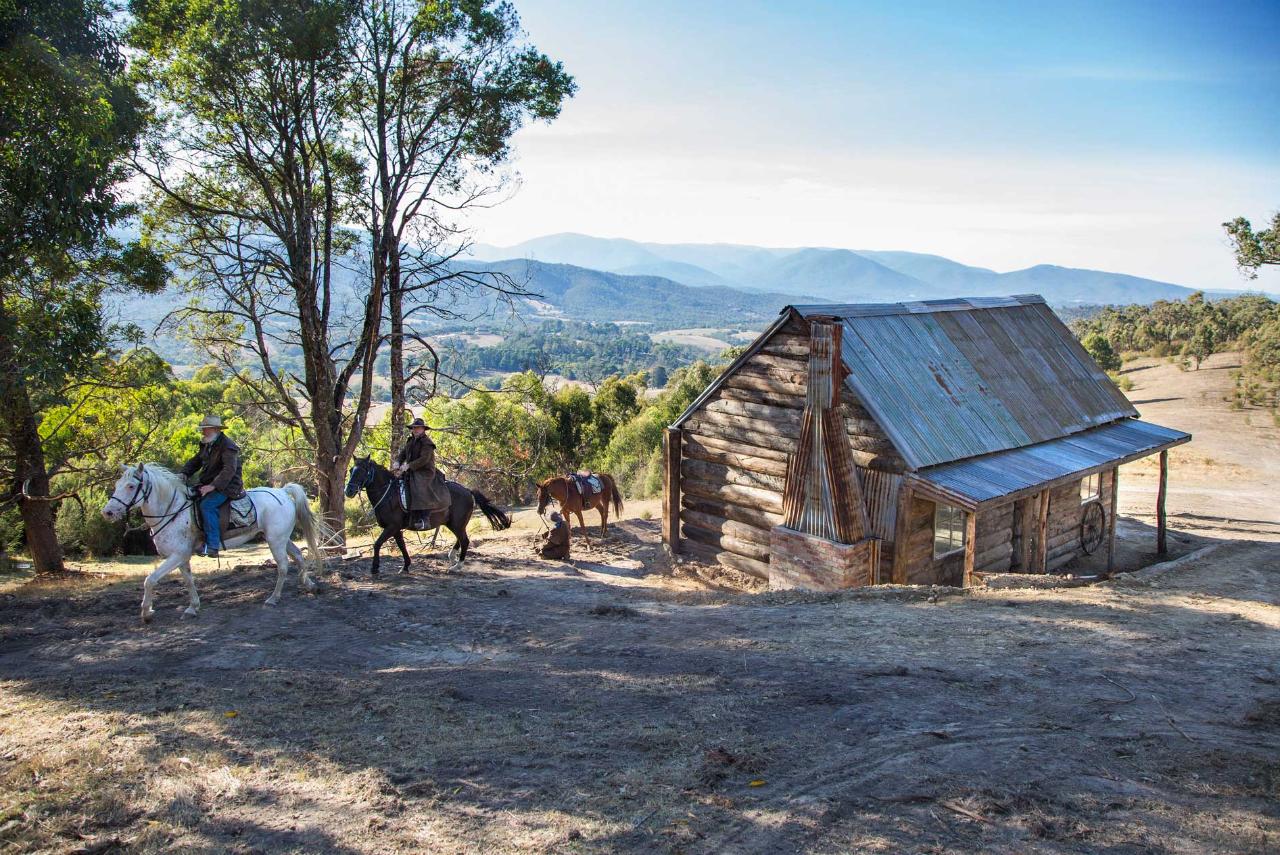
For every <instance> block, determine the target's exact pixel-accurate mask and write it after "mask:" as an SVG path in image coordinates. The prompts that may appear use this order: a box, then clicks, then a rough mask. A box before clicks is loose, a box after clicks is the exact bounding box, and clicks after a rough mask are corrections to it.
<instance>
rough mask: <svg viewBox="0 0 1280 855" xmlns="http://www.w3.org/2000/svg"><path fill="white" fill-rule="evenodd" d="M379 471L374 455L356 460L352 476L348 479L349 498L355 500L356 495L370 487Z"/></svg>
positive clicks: (352, 468)
mask: <svg viewBox="0 0 1280 855" xmlns="http://www.w3.org/2000/svg"><path fill="white" fill-rule="evenodd" d="M377 471H378V470H377V464H375V463H374V462H373V457H372V455H370V456H368V457H357V458H355V463H354V464H352V466H351V476H350V477H349V478H347V498H348V499H354V498H355V496H356V493H359V492H360V491H361V490H363V489H364V488H365V487H367V486H369V484H370V482H372V481H373V476H374V475H375V474H377Z"/></svg>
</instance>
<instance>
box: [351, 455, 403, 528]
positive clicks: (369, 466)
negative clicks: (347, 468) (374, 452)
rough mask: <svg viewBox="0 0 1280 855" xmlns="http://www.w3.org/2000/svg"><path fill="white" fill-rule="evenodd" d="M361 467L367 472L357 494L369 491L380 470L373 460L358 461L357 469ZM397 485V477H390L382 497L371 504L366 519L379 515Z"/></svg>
mask: <svg viewBox="0 0 1280 855" xmlns="http://www.w3.org/2000/svg"><path fill="white" fill-rule="evenodd" d="M361 466H363V467H364V468H365V469H366V471H365V474H364V478H363V479H362V480H361V481H360V483H359V484H357V485H356V491H357V492H361V491H364V490H368V489H369V485H370V484H371V483H373V476H374V475H376V474H377V472H378V470H377V469H376V468H375V467H374V464H373V461H372V460H368V459H365V460H363V461H357V462H356V467H357V468H359V467H361ZM395 483H396V477H395V476H394V475H390V476H389V477H388V478H387V486H386V489H384V490H383V491H382V495H381V496H379V497H378V500H377V501H376V502H372V503H370V505H369V510H368V512H367V513H366V514H365V518H368V517H369V516H370V515H372V514H375V513H377V511H378V506H379V505H381V504H382V503H383V502H384V501H386V498H387V494H389V493H390V492H391V488H392V487H394V486H395ZM361 522H363V520H361Z"/></svg>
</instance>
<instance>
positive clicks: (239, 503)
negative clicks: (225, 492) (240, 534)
mask: <svg viewBox="0 0 1280 855" xmlns="http://www.w3.org/2000/svg"><path fill="white" fill-rule="evenodd" d="M227 504H229V505H231V513H230V515H229V516H228V519H227V522H228V526H227V527H228V528H244V527H245V526H250V525H257V524H258V512H257V511H255V510H254V509H253V499H251V498H250V497H249V496H245V497H244V498H242V499H235V500H233V501H231V502H228V503H227Z"/></svg>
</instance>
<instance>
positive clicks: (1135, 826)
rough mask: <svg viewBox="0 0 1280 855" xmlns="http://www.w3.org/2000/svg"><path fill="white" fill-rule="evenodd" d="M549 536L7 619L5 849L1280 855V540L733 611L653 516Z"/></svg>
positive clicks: (32, 598) (57, 593) (52, 587)
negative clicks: (1011, 580) (595, 536)
mask: <svg viewBox="0 0 1280 855" xmlns="http://www.w3.org/2000/svg"><path fill="white" fill-rule="evenodd" d="M532 538H533V535H532V534H530V533H529V532H528V530H527V529H525V530H522V531H518V532H516V533H515V534H513V535H512V536H510V537H506V538H492V539H488V540H485V541H483V542H481V543H479V544H478V546H477V551H476V556H477V559H476V561H475V562H474V563H472V564H470V565H469V566H468V568H467V570H466V571H464V572H463V573H461V574H458V575H452V576H445V575H440V574H438V573H436V572H431V571H430V570H428V569H427V564H428V563H427V562H423V561H422V560H421V559H419V563H418V567H417V569H416V571H415V572H414V573H413V574H412V575H410V576H407V577H401V576H392V577H387V576H384V577H383V578H381V579H376V580H375V579H371V578H370V577H369V576H368V573H367V561H366V560H364V559H359V560H355V561H350V562H341V566H340V567H339V568H338V572H336V573H332V574H330V575H329V577H328V578H327V584H326V585H325V588H324V591H323V592H322V593H321V594H320V595H318V596H314V597H302V596H299V595H298V594H297V592H296V590H294V589H293V588H292V587H291V588H290V590H289V591H288V595H287V596H286V598H285V600H284V602H282V604H281V605H280V606H279V607H278V608H275V609H269V608H266V607H264V606H262V605H261V599H262V598H263V596H265V593H266V589H267V587H268V580H267V574H268V572H269V571H266V570H263V569H259V568H252V569H245V570H240V571H224V572H221V573H218V572H214V573H209V574H202V576H201V578H200V585H201V591H202V597H203V599H204V602H205V609H204V612H203V613H202V615H201V616H200V617H199V618H198V619H196V620H194V621H190V620H189V621H183V620H180V619H179V616H178V609H179V606H180V605H182V604H184V602H185V595H184V593H183V591H182V587H181V585H180V583H178V582H176V581H171V582H167V583H166V584H164V585H162V586H161V590H160V597H159V600H158V614H157V618H156V622H155V624H154V626H152V627H151V628H148V629H142V628H140V627H139V626H138V625H137V623H136V606H137V598H138V583H137V578H136V577H135V578H133V579H130V580H129V581H128V582H127V583H120V582H116V581H113V580H112V579H110V578H108V579H97V580H95V579H86V580H84V581H82V582H79V583H77V584H74V585H73V591H72V592H71V593H70V594H69V595H64V594H65V592H66V589H67V586H68V582H67V581H66V580H57V581H56V582H54V583H51V584H30V585H28V586H26V588H24V589H23V590H22V591H21V592H19V593H17V594H8V595H5V596H4V597H3V599H0V632H2V633H3V651H4V652H3V653H2V654H0V699H2V700H0V710H2V712H0V780H3V782H4V783H3V792H4V794H5V795H4V803H3V805H2V806H0V811H2V813H0V829H3V830H2V831H0V834H2V835H3V837H2V838H0V839H2V840H3V841H4V842H6V843H7V844H8V845H9V846H10V847H11V848H13V849H15V850H23V851H41V850H44V851H61V850H64V849H66V848H68V847H73V846H76V845H85V841H88V844H89V845H99V844H104V843H111V842H112V841H116V840H118V841H119V842H120V843H122V844H125V845H127V846H128V847H129V848H130V849H131V850H135V851H159V850H172V849H178V848H180V849H183V850H185V851H207V852H215V851H244V852H248V851H262V850H268V849H270V850H274V851H281V850H283V851H308V852H411V851H441V852H445V851H447V852H459V851H462V852H493V851H522V850H523V851H529V850H548V849H551V850H556V851H565V852H588V851H598V852H605V851H618V850H625V851H652V850H655V849H657V850H658V851H672V852H677V851H718V850H723V849H726V848H727V849H732V850H734V851H752V852H776V851H794V850H796V849H801V848H803V849H808V850H817V851H834V850H847V849H850V848H853V849H860V850H865V851H899V850H901V849H903V848H904V847H907V846H910V847H911V848H912V849H913V850H914V851H943V850H944V849H945V850H946V851H988V852H990V851H997V852H1000V851H1003V852H1024V851H1028V850H1038V851H1097V850H1099V849H1105V848H1109V847H1115V848H1116V849H1117V851H1139V850H1141V851H1153V850H1154V851H1167V852H1192V851H1196V852H1203V851H1224V852H1225V851H1250V850H1251V849H1252V850H1256V851H1262V847H1263V846H1265V843H1264V841H1266V840H1268V839H1272V840H1273V839H1275V835H1276V834H1278V833H1280V815H1278V814H1277V811H1276V798H1277V796H1280V760H1277V758H1280V712H1278V711H1280V670H1277V669H1276V666H1275V663H1276V662H1277V661H1280V634H1277V629H1280V608H1278V607H1277V605H1278V603H1277V595H1276V593H1275V592H1276V590H1277V588H1278V584H1280V547H1276V546H1273V545H1264V544H1254V543H1243V542H1242V543H1228V544H1225V545H1221V546H1218V547H1216V551H1215V552H1212V553H1211V554H1208V555H1201V556H1200V557H1197V558H1192V559H1191V560H1185V559H1184V560H1183V561H1182V562H1181V563H1180V566H1176V567H1174V568H1173V569H1171V570H1169V571H1167V572H1164V573H1153V572H1151V571H1147V572H1146V573H1144V574H1140V575H1139V576H1138V577H1124V578H1123V579H1121V580H1118V581H1116V582H1113V583H1107V584H1103V585H1098V586H1094V587H1085V588H1069V589H1065V588H1056V589H1047V590H1021V589H1018V590H979V591H975V592H972V593H970V594H967V595H960V594H958V593H957V592H954V591H939V592H937V593H935V594H933V595H931V594H930V592H929V591H928V590H916V591H911V590H905V591H904V590H902V589H898V590H893V589H882V590H877V591H872V592H867V593H861V594H847V595H842V596H836V597H830V596H807V595H795V594H789V595H761V596H745V595H740V594H732V593H713V592H709V591H708V590H707V589H706V588H705V586H703V585H701V584H700V583H698V582H697V581H696V580H694V579H692V578H688V577H685V576H682V575H677V576H674V577H673V576H670V575H663V574H660V575H650V570H649V568H655V567H657V566H660V564H661V561H660V559H659V558H658V554H657V539H658V538H657V523H656V522H654V521H640V520H629V521H627V522H625V523H623V524H622V525H621V526H618V527H616V528H615V533H614V535H612V536H611V538H610V539H609V540H608V541H607V542H606V543H605V544H603V545H600V544H597V546H596V548H595V549H594V550H592V551H590V552H586V553H584V554H583V555H582V557H581V558H580V559H579V560H578V561H576V562H575V563H574V564H572V565H568V564H557V563H545V562H537V561H532V560H529V558H528V557H527V554H528V553H527V550H528V549H529V548H530V546H531V544H532ZM335 566H337V565H335ZM429 566H430V567H431V568H432V569H435V568H438V567H440V566H441V564H440V562H439V561H433V562H429ZM942 651H946V652H945V655H942V654H941V652H942ZM758 782H763V783H758ZM753 784H754V785H753Z"/></svg>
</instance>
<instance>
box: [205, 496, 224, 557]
mask: <svg viewBox="0 0 1280 855" xmlns="http://www.w3.org/2000/svg"><path fill="white" fill-rule="evenodd" d="M226 501H227V497H226V496H224V495H223V494H222V493H219V492H218V491H217V490H214V491H213V492H212V493H210V494H209V495H207V496H205V497H204V498H203V499H201V500H200V516H201V517H203V518H204V545H205V546H207V547H208V548H209V549H221V548H222V526H221V525H219V520H218V508H220V507H222V506H223V505H224V504H226Z"/></svg>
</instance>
